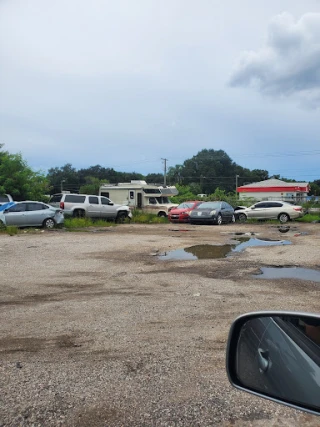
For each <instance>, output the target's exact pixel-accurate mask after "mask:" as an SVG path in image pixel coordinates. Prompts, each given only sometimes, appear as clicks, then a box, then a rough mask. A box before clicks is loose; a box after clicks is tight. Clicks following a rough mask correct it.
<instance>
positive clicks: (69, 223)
mask: <svg viewBox="0 0 320 427" xmlns="http://www.w3.org/2000/svg"><path fill="white" fill-rule="evenodd" d="M114 225H115V223H114V222H111V221H109V222H108V221H104V220H103V219H97V220H93V219H92V218H86V217H85V218H65V220H64V226H65V228H67V229H69V230H74V229H78V228H88V227H113V226H114Z"/></svg>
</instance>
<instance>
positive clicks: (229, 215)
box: [222, 202, 234, 222]
mask: <svg viewBox="0 0 320 427" xmlns="http://www.w3.org/2000/svg"><path fill="white" fill-rule="evenodd" d="M222 206H223V208H224V210H225V215H226V221H228V222H229V221H231V220H232V216H233V214H234V210H233V207H232V206H230V205H229V203H227V202H223V205H222Z"/></svg>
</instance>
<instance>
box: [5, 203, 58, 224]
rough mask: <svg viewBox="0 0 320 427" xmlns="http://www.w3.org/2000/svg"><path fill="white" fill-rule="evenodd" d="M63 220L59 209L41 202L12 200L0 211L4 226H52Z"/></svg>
mask: <svg viewBox="0 0 320 427" xmlns="http://www.w3.org/2000/svg"><path fill="white" fill-rule="evenodd" d="M63 222H64V215H63V212H62V211H61V209H57V208H54V207H53V206H50V205H47V204H45V203H42V202H34V201H24V202H14V204H13V205H12V204H11V206H9V207H8V208H7V209H4V210H3V211H0V223H3V224H4V225H5V226H8V225H15V226H17V227H45V228H53V227H55V226H56V225H60V224H63Z"/></svg>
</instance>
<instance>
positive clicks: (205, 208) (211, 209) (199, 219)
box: [189, 201, 236, 225]
mask: <svg viewBox="0 0 320 427" xmlns="http://www.w3.org/2000/svg"><path fill="white" fill-rule="evenodd" d="M189 219H190V223H191V224H218V225H221V224H222V223H223V222H235V220H236V218H235V215H234V209H233V207H232V206H230V205H229V203H226V202H222V201H218V202H203V203H201V204H200V205H198V206H197V207H196V208H195V209H193V210H192V211H191V212H190V216H189Z"/></svg>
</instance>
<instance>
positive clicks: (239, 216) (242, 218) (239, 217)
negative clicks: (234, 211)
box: [238, 213, 247, 222]
mask: <svg viewBox="0 0 320 427" xmlns="http://www.w3.org/2000/svg"><path fill="white" fill-rule="evenodd" d="M238 219H239V221H240V222H246V221H247V215H246V214H244V213H240V214H239V215H238Z"/></svg>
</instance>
